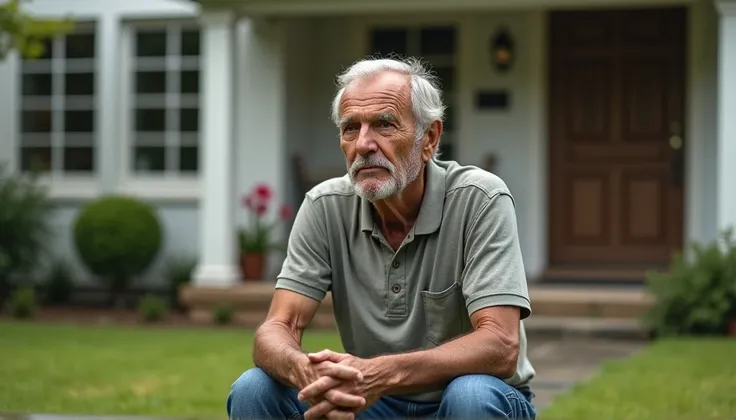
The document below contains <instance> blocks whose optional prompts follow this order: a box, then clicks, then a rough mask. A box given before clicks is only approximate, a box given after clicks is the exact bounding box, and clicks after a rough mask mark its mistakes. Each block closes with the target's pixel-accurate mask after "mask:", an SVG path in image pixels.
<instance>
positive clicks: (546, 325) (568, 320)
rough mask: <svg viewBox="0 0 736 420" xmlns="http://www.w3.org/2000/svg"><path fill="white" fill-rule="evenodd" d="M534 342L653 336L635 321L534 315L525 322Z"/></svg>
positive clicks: (641, 323)
mask: <svg viewBox="0 0 736 420" xmlns="http://www.w3.org/2000/svg"><path fill="white" fill-rule="evenodd" d="M524 327H525V329H526V332H527V336H529V337H532V339H537V338H540V337H544V338H570V337H595V338H617V339H625V340H648V339H650V338H651V334H650V332H649V330H648V328H646V326H645V325H644V323H643V322H641V321H640V320H637V319H633V318H589V317H576V316H545V315H532V316H531V317H529V318H527V319H526V320H525V321H524Z"/></svg>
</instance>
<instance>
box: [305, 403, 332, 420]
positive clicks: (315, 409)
mask: <svg viewBox="0 0 736 420" xmlns="http://www.w3.org/2000/svg"><path fill="white" fill-rule="evenodd" d="M336 408H337V407H335V405H334V404H332V403H331V402H329V401H327V400H322V401H320V402H318V403H317V404H315V405H313V406H312V407H310V408H309V409H308V410H307V411H306V412H305V413H304V420H321V419H322V418H324V417H325V416H327V413H329V412H330V411H332V410H334V409H336Z"/></svg>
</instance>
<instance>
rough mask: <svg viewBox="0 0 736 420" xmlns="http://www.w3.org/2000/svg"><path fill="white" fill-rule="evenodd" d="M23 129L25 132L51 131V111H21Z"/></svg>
mask: <svg viewBox="0 0 736 420" xmlns="http://www.w3.org/2000/svg"><path fill="white" fill-rule="evenodd" d="M21 131H22V132H24V133H50V132H51V111H50V110H44V111H23V112H22V113H21Z"/></svg>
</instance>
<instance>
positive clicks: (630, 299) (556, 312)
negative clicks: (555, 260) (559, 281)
mask: <svg viewBox="0 0 736 420" xmlns="http://www.w3.org/2000/svg"><path fill="white" fill-rule="evenodd" d="M529 296H530V298H531V301H532V313H533V314H536V315H543V316H553V317H583V318H618V319H626V318H629V319H631V318H635V319H640V318H641V316H642V315H643V314H644V313H646V312H647V311H648V310H649V309H650V308H651V307H652V305H653V304H654V299H653V297H652V296H650V295H649V294H647V293H646V292H645V291H644V289H643V288H642V287H611V286H590V285H585V286H583V285H565V286H549V285H531V286H530V287H529Z"/></svg>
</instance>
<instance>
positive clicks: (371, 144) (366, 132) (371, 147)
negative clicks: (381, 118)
mask: <svg viewBox="0 0 736 420" xmlns="http://www.w3.org/2000/svg"><path fill="white" fill-rule="evenodd" d="M355 147H356V149H357V150H356V151H357V152H358V153H359V154H361V155H367V154H369V153H374V152H376V151H377V150H378V144H377V143H376V138H375V133H374V132H373V130H371V126H370V124H364V125H363V126H362V127H360V133H358V138H357V139H356V141H355Z"/></svg>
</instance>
